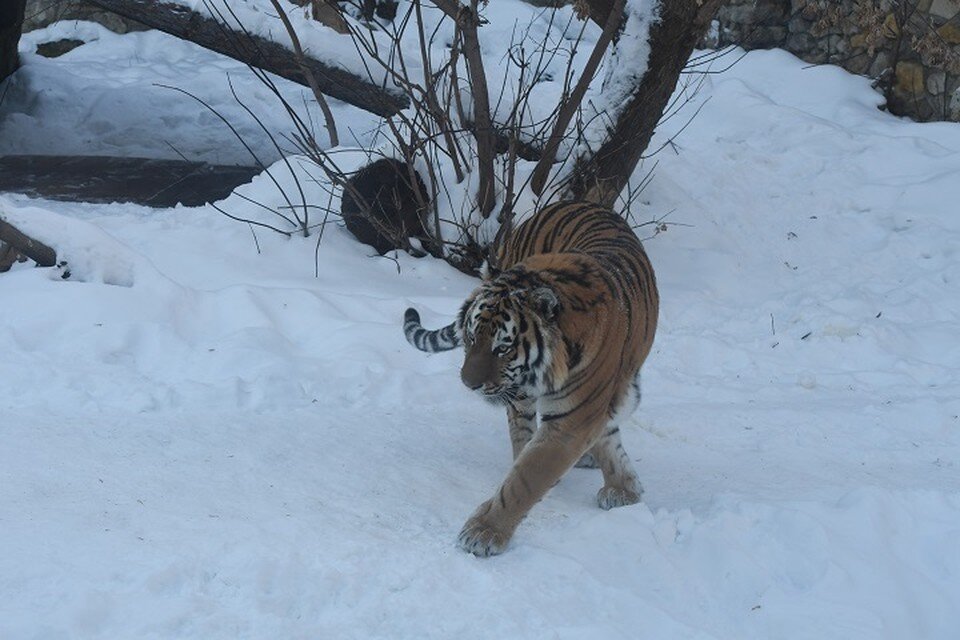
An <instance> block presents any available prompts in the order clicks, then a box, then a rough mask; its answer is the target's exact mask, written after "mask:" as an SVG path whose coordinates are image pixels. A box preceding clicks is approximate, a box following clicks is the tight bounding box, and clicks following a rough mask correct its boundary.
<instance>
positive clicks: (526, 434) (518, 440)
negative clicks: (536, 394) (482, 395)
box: [507, 399, 537, 460]
mask: <svg viewBox="0 0 960 640" xmlns="http://www.w3.org/2000/svg"><path fill="white" fill-rule="evenodd" d="M507 423H508V424H509V425H510V444H511V445H512V446H513V459H514V460H516V459H517V456H519V455H520V452H521V451H523V448H524V447H525V446H527V443H528V442H530V439H531V438H533V432H534V431H536V430H537V405H536V403H535V402H534V401H533V400H529V399H524V400H513V401H511V402H510V404H508V405H507Z"/></svg>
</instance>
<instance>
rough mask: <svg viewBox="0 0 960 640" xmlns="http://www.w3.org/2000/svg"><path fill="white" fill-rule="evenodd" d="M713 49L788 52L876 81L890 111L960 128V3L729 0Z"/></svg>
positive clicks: (931, 0) (720, 15)
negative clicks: (732, 47) (736, 47)
mask: <svg viewBox="0 0 960 640" xmlns="http://www.w3.org/2000/svg"><path fill="white" fill-rule="evenodd" d="M716 26H717V29H716V30H715V31H714V34H713V36H712V38H713V41H712V42H708V43H707V44H709V45H711V46H715V45H720V46H725V45H728V44H738V45H741V46H743V47H745V48H747V49H758V48H771V47H781V48H783V49H786V50H787V51H790V52H791V53H793V54H794V55H796V56H797V57H799V58H802V59H803V60H806V61H807V62H811V63H815V64H821V63H829V64H836V65H839V66H841V67H843V68H845V69H847V70H848V71H851V72H853V73H857V74H860V75H864V76H867V77H870V78H873V79H874V81H875V85H876V87H877V89H878V90H880V91H881V92H883V94H884V95H885V96H886V98H887V108H888V109H889V110H890V111H891V112H892V113H895V114H897V115H905V116H909V117H911V118H914V119H916V120H921V121H928V120H953V121H957V122H960V0H729V2H728V3H727V5H726V6H724V7H723V8H722V9H721V10H720V12H719V13H718V14H717V24H716Z"/></svg>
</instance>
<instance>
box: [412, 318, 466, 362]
mask: <svg viewBox="0 0 960 640" xmlns="http://www.w3.org/2000/svg"><path fill="white" fill-rule="evenodd" d="M403 333H404V334H406V336H407V342H409V343H410V344H412V345H413V346H415V347H416V348H417V349H420V351H426V352H428V353H436V352H437V351H450V350H451V349H456V348H457V347H459V346H461V345H462V344H463V341H462V340H461V339H460V332H459V331H457V323H456V322H451V323H450V324H448V325H447V326H445V327H444V328H443V329H437V330H436V331H430V330H429V329H424V328H423V325H422V324H420V314H419V313H417V310H416V309H407V312H406V313H405V314H403Z"/></svg>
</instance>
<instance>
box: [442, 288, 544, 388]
mask: <svg viewBox="0 0 960 640" xmlns="http://www.w3.org/2000/svg"><path fill="white" fill-rule="evenodd" d="M558 307H559V303H558V301H557V297H556V294H555V293H554V292H553V291H552V290H551V289H549V288H547V287H539V288H535V289H516V288H514V287H512V286H510V284H509V283H503V282H497V281H494V282H491V283H485V284H484V285H483V286H481V287H480V289H478V290H477V292H476V293H475V294H474V295H473V296H471V297H470V298H468V299H467V301H466V302H465V303H464V305H463V308H462V309H461V311H460V326H461V327H462V330H463V344H464V350H465V354H464V360H463V367H462V368H461V370H460V378H461V380H463V384H465V385H466V386H467V387H468V388H469V389H472V390H474V391H477V392H479V393H480V394H481V395H483V397H484V398H486V399H487V400H490V401H491V402H494V403H505V402H509V401H510V400H513V399H519V398H523V397H526V396H536V395H538V394H539V391H540V390H541V388H542V385H543V382H544V373H545V372H546V371H547V370H549V366H550V362H551V359H552V350H553V343H554V341H555V337H554V336H555V335H556V333H557V332H556V330H555V322H554V320H555V318H556V314H557V311H558Z"/></svg>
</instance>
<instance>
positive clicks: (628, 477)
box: [590, 422, 643, 510]
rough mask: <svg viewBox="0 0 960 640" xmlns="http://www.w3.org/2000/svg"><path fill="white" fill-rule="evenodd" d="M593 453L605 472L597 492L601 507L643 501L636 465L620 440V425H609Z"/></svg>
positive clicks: (607, 507)
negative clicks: (634, 467) (634, 465)
mask: <svg viewBox="0 0 960 640" xmlns="http://www.w3.org/2000/svg"><path fill="white" fill-rule="evenodd" d="M590 453H591V454H592V455H593V457H594V458H595V459H596V460H597V462H598V463H599V466H600V471H602V472H603V488H602V489H600V491H599V492H598V493H597V504H598V505H599V506H600V508H601V509H604V510H606V509H612V508H614V507H622V506H625V505H628V504H636V503H638V502H640V498H641V497H642V496H643V487H642V486H641V485H640V480H639V479H638V478H637V472H636V471H634V469H633V462H631V461H630V457H629V456H628V455H627V452H626V451H625V450H624V448H623V444H622V443H621V442H620V427H618V426H617V425H616V424H615V423H612V422H611V423H610V424H609V425H607V428H606V430H605V431H604V432H603V435H602V436H600V439H599V440H598V441H597V443H596V444H595V445H593V448H592V449H590Z"/></svg>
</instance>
